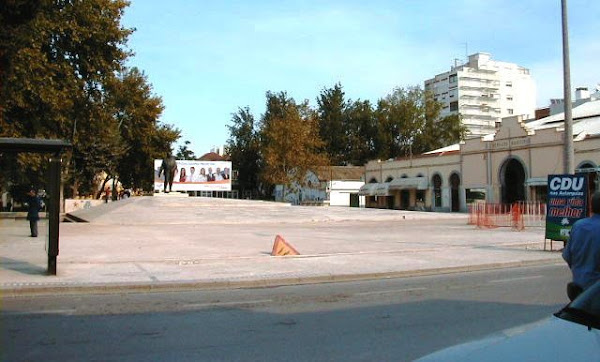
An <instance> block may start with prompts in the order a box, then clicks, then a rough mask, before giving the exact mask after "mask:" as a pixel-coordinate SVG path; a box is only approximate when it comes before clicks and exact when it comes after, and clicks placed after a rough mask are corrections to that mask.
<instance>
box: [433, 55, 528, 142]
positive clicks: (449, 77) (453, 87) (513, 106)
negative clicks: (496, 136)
mask: <svg viewBox="0 0 600 362" xmlns="http://www.w3.org/2000/svg"><path fill="white" fill-rule="evenodd" d="M425 90H426V91H431V92H432V94H433V96H434V98H435V99H436V100H437V101H438V102H440V103H442V105H443V108H442V111H441V114H440V116H441V117H445V116H448V115H452V114H460V115H461V117H462V122H463V124H464V125H465V126H466V127H467V129H468V136H469V137H475V136H482V135H486V134H489V133H493V132H494V131H495V129H496V128H497V127H498V123H499V122H500V121H501V120H502V119H503V118H505V117H510V116H514V115H522V116H523V117H524V118H525V119H528V118H533V117H534V112H535V102H536V89H535V83H534V81H533V79H532V77H531V75H530V74H529V69H527V68H524V67H521V66H519V65H517V64H514V63H507V62H500V61H495V60H492V59H491V56H490V54H487V53H476V54H473V55H470V56H469V59H468V62H467V63H465V64H462V65H457V66H454V67H452V68H451V69H450V71H448V72H444V73H441V74H438V75H436V76H435V77H433V78H431V79H428V80H426V81H425Z"/></svg>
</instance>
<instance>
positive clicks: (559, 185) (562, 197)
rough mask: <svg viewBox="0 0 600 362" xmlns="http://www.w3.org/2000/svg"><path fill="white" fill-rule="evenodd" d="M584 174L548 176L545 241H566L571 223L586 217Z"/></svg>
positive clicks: (586, 196) (586, 197) (585, 181)
mask: <svg viewBox="0 0 600 362" xmlns="http://www.w3.org/2000/svg"><path fill="white" fill-rule="evenodd" d="M587 199H588V186H587V176H586V175H585V174H580V173H578V174H575V175H548V204H547V205H546V210H547V211H546V239H551V240H562V241H567V240H568V239H569V233H570V232H571V227H572V226H573V223H575V221H577V220H579V219H583V218H585V217H587Z"/></svg>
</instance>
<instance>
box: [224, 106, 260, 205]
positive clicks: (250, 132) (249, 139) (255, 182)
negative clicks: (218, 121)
mask: <svg viewBox="0 0 600 362" xmlns="http://www.w3.org/2000/svg"><path fill="white" fill-rule="evenodd" d="M231 122H232V123H233V124H232V125H230V126H228V128H229V133H230V137H229V140H228V141H227V153H228V154H229V157H230V158H231V161H232V167H233V169H234V170H237V173H238V177H237V183H238V185H239V188H240V191H241V192H242V195H243V194H244V193H245V192H246V191H249V192H250V193H252V192H253V191H255V190H258V186H259V174H260V170H261V157H260V140H259V131H258V129H257V127H256V122H255V120H254V116H253V115H252V113H251V112H250V109H249V108H248V107H245V108H239V109H238V111H237V113H234V114H232V117H231Z"/></svg>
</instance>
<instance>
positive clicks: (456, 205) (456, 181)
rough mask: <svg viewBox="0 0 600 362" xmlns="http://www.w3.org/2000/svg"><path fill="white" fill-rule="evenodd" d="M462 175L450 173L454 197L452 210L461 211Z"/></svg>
mask: <svg viewBox="0 0 600 362" xmlns="http://www.w3.org/2000/svg"><path fill="white" fill-rule="evenodd" d="M459 189H460V176H458V174H457V173H453V174H452V175H450V194H451V199H452V205H451V206H450V210H451V211H452V212H457V211H460V197H459V196H460V194H459Z"/></svg>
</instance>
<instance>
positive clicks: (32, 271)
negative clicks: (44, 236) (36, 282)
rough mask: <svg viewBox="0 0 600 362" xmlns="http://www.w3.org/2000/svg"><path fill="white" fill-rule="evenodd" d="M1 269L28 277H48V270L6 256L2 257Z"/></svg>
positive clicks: (0, 258) (0, 260) (0, 257)
mask: <svg viewBox="0 0 600 362" xmlns="http://www.w3.org/2000/svg"><path fill="white" fill-rule="evenodd" d="M0 269H8V270H14V271H17V272H19V273H23V274H27V275H46V268H44V267H41V266H39V265H35V264H31V263H30V262H28V261H22V260H15V259H11V258H7V257H4V256H0Z"/></svg>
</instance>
